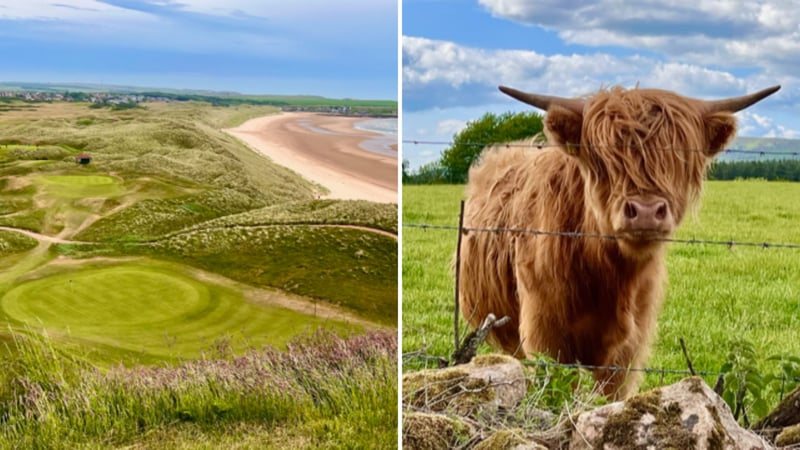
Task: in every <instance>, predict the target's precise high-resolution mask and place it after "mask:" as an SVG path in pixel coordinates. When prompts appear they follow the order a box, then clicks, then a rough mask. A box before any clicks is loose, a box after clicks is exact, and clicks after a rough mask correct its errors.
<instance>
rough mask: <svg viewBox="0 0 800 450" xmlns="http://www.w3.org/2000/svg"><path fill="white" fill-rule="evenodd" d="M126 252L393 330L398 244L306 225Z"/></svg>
mask: <svg viewBox="0 0 800 450" xmlns="http://www.w3.org/2000/svg"><path fill="white" fill-rule="evenodd" d="M125 251H129V252H136V251H142V252H144V253H146V254H150V255H154V256H157V257H158V258H163V259H169V260H172V261H176V262H179V263H182V264H188V265H192V266H195V267H200V268H203V269H205V270H209V271H215V272H217V273H220V274H223V275H225V276H227V277H229V278H232V279H235V280H239V281H242V282H246V283H248V284H253V285H257V286H259V285H260V286H268V287H274V288H278V289H281V290H284V291H287V292H291V293H294V294H298V295H302V296H305V297H311V298H315V299H320V300H324V301H327V302H329V303H332V304H335V305H339V306H343V307H345V308H348V309H351V310H353V311H355V312H357V313H358V314H359V315H362V316H363V317H366V318H368V319H370V320H373V321H376V322H378V323H382V324H386V325H395V324H397V314H396V305H397V240H396V239H394V238H391V237H388V236H383V235H380V234H377V233H373V232H369V231H362V230H356V229H349V228H339V227H317V226H310V225H291V226H290V225H276V226H266V227H226V228H214V229H201V230H196V231H191V232H187V233H182V234H178V235H175V236H172V237H170V238H168V239H165V240H162V241H158V242H155V243H154V244H153V245H152V246H147V247H138V248H132V247H128V250H125ZM393 307H394V308H395V309H394V310H393Z"/></svg>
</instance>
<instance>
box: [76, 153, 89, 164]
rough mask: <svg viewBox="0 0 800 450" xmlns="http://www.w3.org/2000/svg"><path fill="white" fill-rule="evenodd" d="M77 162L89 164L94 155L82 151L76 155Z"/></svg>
mask: <svg viewBox="0 0 800 450" xmlns="http://www.w3.org/2000/svg"><path fill="white" fill-rule="evenodd" d="M75 162H76V163H78V164H89V163H90V162H92V156H91V155H89V154H88V153H80V154H77V155H75Z"/></svg>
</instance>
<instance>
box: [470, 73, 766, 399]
mask: <svg viewBox="0 0 800 450" xmlns="http://www.w3.org/2000/svg"><path fill="white" fill-rule="evenodd" d="M779 88H780V86H775V87H772V88H769V89H765V90H763V91H760V92H757V93H755V94H751V95H747V96H743V97H737V98H731V99H725V100H717V101H701V100H697V99H692V98H687V97H683V96H680V95H678V94H675V93H673V92H668V91H662V90H654V89H638V88H636V89H630V90H626V89H623V88H620V87H615V88H611V89H608V90H601V91H600V92H598V93H596V94H594V95H592V96H591V97H587V98H582V99H574V98H573V99H567V98H559V97H551V96H542V95H536V94H528V93H524V92H520V91H517V90H514V89H510V88H506V87H501V88H500V90H502V91H503V92H504V93H506V94H508V95H510V96H512V97H514V98H516V99H518V100H521V101H523V102H525V103H528V104H530V105H533V106H536V107H538V108H541V109H543V110H546V116H545V118H544V125H545V135H546V137H547V139H548V144H549V145H547V146H543V147H542V148H538V149H537V147H536V146H534V145H531V146H525V145H521V146H520V145H511V146H507V145H501V146H495V147H493V148H487V149H486V150H484V152H483V153H482V155H481V157H480V159H479V161H478V162H477V163H476V164H475V165H474V166H473V167H472V168H471V170H470V172H469V181H468V185H467V193H466V196H467V200H466V205H465V214H464V226H465V228H510V229H515V230H519V229H537V230H544V231H564V232H578V233H584V234H589V235H593V236H595V237H582V238H578V237H574V236H567V235H535V234H532V233H524V232H518V231H503V232H485V231H467V232H465V236H464V238H463V240H462V244H461V267H460V282H459V289H460V299H459V301H460V305H461V309H462V314H463V315H464V317H466V318H467V320H468V321H469V323H470V325H471V326H472V327H473V328H475V327H477V326H478V325H479V324H480V322H481V321H482V320H483V319H484V317H486V316H487V315H488V314H489V313H494V314H495V315H496V316H497V317H502V316H508V317H510V318H511V321H510V322H509V323H508V324H506V325H505V326H502V327H499V328H496V329H494V330H493V332H492V334H491V335H490V336H489V342H490V343H491V344H492V345H494V346H495V347H497V348H500V349H502V350H503V351H505V352H507V353H510V354H515V355H517V356H519V357H525V356H531V355H533V354H536V353H544V354H548V355H550V356H552V357H553V358H555V359H556V360H558V361H560V362H564V363H574V362H580V363H582V364H587V365H595V366H616V367H622V368H641V367H642V366H643V363H644V362H645V361H646V359H647V357H648V355H649V349H650V343H651V340H652V338H653V335H654V331H655V327H656V316H657V315H658V313H659V311H660V309H661V304H662V301H663V297H664V290H663V285H664V283H665V280H666V270H665V266H664V251H665V242H664V239H665V238H669V237H670V236H671V235H672V233H673V231H674V230H675V228H676V227H677V226H678V225H679V224H680V223H681V220H682V219H683V217H684V215H685V214H686V213H687V211H689V210H690V209H691V208H692V206H693V205H694V204H696V203H697V201H698V198H699V196H700V192H701V189H702V184H703V180H704V178H705V174H706V168H707V166H708V164H709V162H710V161H711V160H712V159H713V158H714V156H716V155H717V154H718V153H720V152H721V151H722V150H723V149H724V148H725V146H726V145H727V143H728V141H729V140H730V139H731V138H732V137H733V136H734V134H735V131H736V121H735V118H734V116H733V113H734V112H736V111H739V110H741V109H744V108H746V107H748V106H750V105H752V104H754V103H756V102H758V101H759V100H761V99H763V98H765V97H767V96H768V95H770V94H772V93H774V92H775V91H777V90H778V89H779ZM525 142H527V143H531V142H533V140H530V141H525ZM523 143H524V142H523ZM600 236H605V238H603V237H600ZM609 236H613V238H608V237H609ZM594 376H595V379H596V380H597V382H598V383H599V385H600V386H601V387H602V392H603V393H604V394H606V395H610V396H613V397H615V398H624V397H626V396H627V395H629V394H630V393H631V392H632V391H634V390H635V389H636V387H637V386H638V383H639V381H640V375H639V372H635V373H634V372H630V373H629V372H628V371H627V370H621V371H614V370H608V369H597V370H595V371H594Z"/></svg>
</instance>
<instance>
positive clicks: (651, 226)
mask: <svg viewBox="0 0 800 450" xmlns="http://www.w3.org/2000/svg"><path fill="white" fill-rule="evenodd" d="M618 223H619V224H620V226H619V228H618V230H617V232H618V233H619V234H622V235H625V236H626V237H630V238H635V239H643V240H646V239H653V238H662V237H665V236H667V235H669V234H670V233H672V230H673V229H674V227H675V221H674V219H673V216H672V211H670V207H669V203H667V201H666V200H665V199H664V198H661V197H657V196H646V197H630V198H628V199H626V200H625V201H624V202H623V204H622V217H621V220H620V222H618Z"/></svg>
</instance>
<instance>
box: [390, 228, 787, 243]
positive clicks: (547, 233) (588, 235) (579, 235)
mask: <svg viewBox="0 0 800 450" xmlns="http://www.w3.org/2000/svg"><path fill="white" fill-rule="evenodd" d="M403 227H404V228H420V229H423V230H429V229H430V230H452V231H458V230H461V232H462V233H464V232H467V233H469V232H478V233H516V234H532V235H535V236H563V237H569V238H589V239H604V240H621V239H626V238H627V237H626V236H624V235H613V234H593V233H582V232H579V231H553V230H537V229H532V228H507V227H497V228H480V227H460V228H459V227H457V226H455V225H435V224H426V223H403ZM650 240H652V241H657V242H670V243H676V244H686V245H722V246H725V247H728V248H729V249H732V248H733V247H760V248H763V249H768V248H786V249H800V244H796V243H780V242H748V241H734V240H713V239H696V238H691V239H680V238H666V237H653V238H651V239H650Z"/></svg>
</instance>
